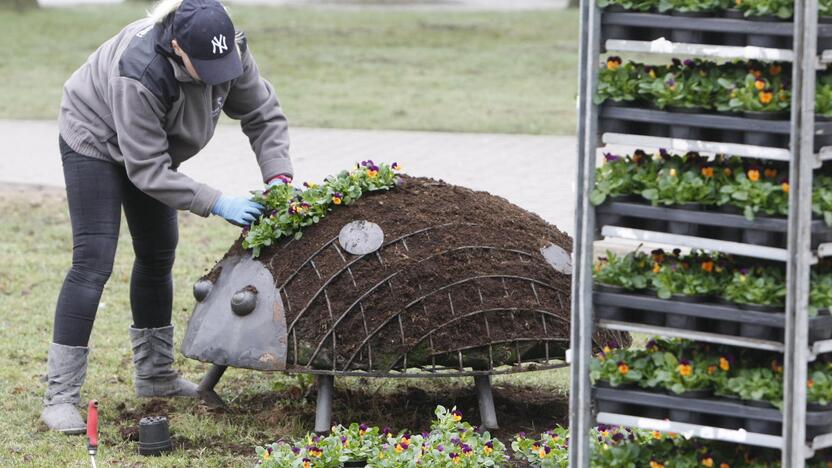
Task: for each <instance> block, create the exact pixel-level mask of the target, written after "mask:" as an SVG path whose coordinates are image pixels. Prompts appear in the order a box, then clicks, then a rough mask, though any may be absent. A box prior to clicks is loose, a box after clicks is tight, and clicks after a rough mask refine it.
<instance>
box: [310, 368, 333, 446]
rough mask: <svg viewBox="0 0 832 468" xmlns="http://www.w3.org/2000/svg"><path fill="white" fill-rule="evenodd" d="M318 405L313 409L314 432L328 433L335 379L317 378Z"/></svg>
mask: <svg viewBox="0 0 832 468" xmlns="http://www.w3.org/2000/svg"><path fill="white" fill-rule="evenodd" d="M317 380H318V403H317V407H316V408H315V432H318V433H323V432H329V430H330V428H331V424H332V388H333V387H334V385H335V377H334V376H331V375H319V376H318V379H317Z"/></svg>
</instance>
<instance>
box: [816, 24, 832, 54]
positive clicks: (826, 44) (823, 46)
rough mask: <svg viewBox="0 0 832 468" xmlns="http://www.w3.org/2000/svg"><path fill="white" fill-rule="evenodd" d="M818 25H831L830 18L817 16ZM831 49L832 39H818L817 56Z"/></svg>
mask: <svg viewBox="0 0 832 468" xmlns="http://www.w3.org/2000/svg"><path fill="white" fill-rule="evenodd" d="M818 23H820V24H832V16H818ZM827 49H832V37H819V38H818V55H820V54H821V53H823V51H824V50H827Z"/></svg>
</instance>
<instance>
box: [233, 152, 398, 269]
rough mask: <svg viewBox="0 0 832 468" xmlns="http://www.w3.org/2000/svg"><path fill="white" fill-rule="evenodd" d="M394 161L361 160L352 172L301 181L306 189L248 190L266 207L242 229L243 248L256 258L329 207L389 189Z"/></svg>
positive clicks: (395, 168) (394, 180)
mask: <svg viewBox="0 0 832 468" xmlns="http://www.w3.org/2000/svg"><path fill="white" fill-rule="evenodd" d="M399 170H401V167H400V166H399V164H398V163H395V162H394V163H393V164H392V165H388V164H384V163H381V164H380V165H376V164H375V163H374V162H373V161H372V160H370V161H362V162H361V163H360V164H356V165H355V169H353V170H352V171H342V172H341V173H339V174H338V175H337V176H335V177H329V178H327V179H324V182H323V183H322V184H320V185H318V184H309V183H304V187H305V188H306V190H296V189H295V188H294V187H292V186H291V185H289V184H281V185H276V186H273V187H270V188H268V189H266V190H264V191H263V192H252V195H254V197H253V198H252V199H253V200H254V201H256V202H257V203H260V204H261V205H263V206H265V207H266V210H265V214H263V215H262V216H260V218H259V219H258V220H257V222H255V223H254V224H253V225H252V226H250V227H248V228H246V229H245V230H244V231H243V235H244V236H245V238H244V240H243V248H245V249H251V251H252V255H253V256H254V257H257V256H258V255H260V250H261V249H262V248H264V247H268V246H270V245H272V244H273V243H274V242H276V241H277V240H279V239H282V238H284V237H294V238H295V239H300V238H301V236H302V235H303V229H304V228H306V227H308V226H311V225H313V224H317V223H319V222H320V221H321V219H323V218H324V217H325V216H326V215H327V213H329V212H330V211H331V210H332V208H333V207H335V206H340V205H344V206H346V205H350V204H352V203H353V202H355V201H356V200H358V199H359V198H361V196H362V195H364V194H365V193H368V192H376V191H379V190H389V189H391V188H393V187H394V186H395V185H396V183H397V182H398V176H397V175H396V172H397V171H399Z"/></svg>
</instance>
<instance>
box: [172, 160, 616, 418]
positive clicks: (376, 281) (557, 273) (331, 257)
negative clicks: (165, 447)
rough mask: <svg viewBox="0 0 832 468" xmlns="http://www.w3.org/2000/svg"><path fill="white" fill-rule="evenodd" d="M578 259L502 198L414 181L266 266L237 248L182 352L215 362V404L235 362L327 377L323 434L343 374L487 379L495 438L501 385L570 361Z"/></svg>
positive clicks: (484, 393) (207, 390)
mask: <svg viewBox="0 0 832 468" xmlns="http://www.w3.org/2000/svg"><path fill="white" fill-rule="evenodd" d="M552 202H553V203H557V202H558V201H557V200H552ZM571 250H572V241H571V239H570V238H569V237H568V236H567V235H565V234H563V233H562V232H560V231H559V230H558V229H557V228H556V227H554V226H552V225H550V224H547V223H546V222H545V221H543V220H542V219H541V218H540V217H538V216H536V215H534V214H531V213H529V212H526V211H524V210H522V209H520V208H518V207H516V206H514V205H512V204H510V203H508V202H507V201H506V200H504V199H502V198H499V197H495V196H492V195H490V194H487V193H484V192H475V191H471V190H468V189H465V188H461V187H455V186H452V185H448V184H445V183H443V182H437V181H433V180H429V179H421V178H410V177H403V178H402V179H401V180H400V182H399V184H398V186H397V187H395V188H394V189H392V190H390V191H386V192H375V193H370V194H366V195H365V196H364V197H362V198H361V199H359V200H357V201H356V202H355V203H353V204H351V205H349V206H341V207H336V208H335V209H333V211H332V212H330V213H329V214H328V215H327V216H326V217H325V218H323V219H322V220H321V222H320V223H318V224H316V225H313V226H311V227H309V228H307V229H305V230H304V231H303V237H302V238H300V239H298V240H294V239H284V240H281V241H279V242H277V243H276V244H275V245H273V246H271V247H269V248H267V249H265V250H263V251H262V252H261V254H260V256H259V257H258V258H252V255H251V252H249V251H246V250H244V249H242V247H241V240H238V241H237V243H235V244H234V246H233V247H232V248H231V249H230V250H229V252H228V253H227V254H226V256H225V257H224V258H223V259H222V260H221V261H220V262H219V263H217V265H216V266H215V267H214V268H213V270H212V271H211V272H210V273H208V274H207V275H206V276H205V277H203V278H201V279H200V280H199V281H198V282H197V283H196V285H195V286H194V296H195V297H196V300H197V305H196V308H195V310H194V313H193V315H192V317H191V319H190V322H189V324H188V330H187V333H186V336H185V341H184V343H183V346H182V351H183V353H184V354H185V355H186V356H188V357H190V358H193V359H197V360H200V361H204V362H210V363H212V364H214V367H213V368H212V370H211V371H210V372H209V374H208V375H207V376H206V377H205V378H204V379H203V381H202V383H201V384H200V390H201V392H202V394H203V396H204V397H205V398H207V399H211V400H214V401H215V402H220V401H221V400H219V397H218V396H217V395H216V393H214V391H213V388H214V386H215V385H216V383H217V382H218V380H219V378H220V377H221V376H222V373H223V372H224V371H225V368H226V367H227V366H232V367H245V368H250V369H255V370H263V371H290V372H308V373H314V374H318V376H319V377H318V413H317V417H316V424H315V430H316V431H325V430H328V429H329V425H330V422H331V392H332V385H333V378H334V376H335V375H359V376H377V377H403V376H408V377H433V376H449V375H450V376H474V378H475V381H476V384H477V389H478V392H479V396H480V411H481V416H482V419H483V425H484V426H485V427H488V428H496V427H497V420H496V416H495V414H494V408H493V401H492V397H491V387H490V375H492V374H497V373H509V372H519V371H530V370H541V369H547V368H553V367H559V366H563V365H564V363H563V358H564V354H565V350H566V349H567V348H568V340H569V310H570V281H571V261H570V252H571ZM596 338H597V340H596V341H598V342H601V341H602V340H605V339H608V338H611V337H600V336H599V337H596Z"/></svg>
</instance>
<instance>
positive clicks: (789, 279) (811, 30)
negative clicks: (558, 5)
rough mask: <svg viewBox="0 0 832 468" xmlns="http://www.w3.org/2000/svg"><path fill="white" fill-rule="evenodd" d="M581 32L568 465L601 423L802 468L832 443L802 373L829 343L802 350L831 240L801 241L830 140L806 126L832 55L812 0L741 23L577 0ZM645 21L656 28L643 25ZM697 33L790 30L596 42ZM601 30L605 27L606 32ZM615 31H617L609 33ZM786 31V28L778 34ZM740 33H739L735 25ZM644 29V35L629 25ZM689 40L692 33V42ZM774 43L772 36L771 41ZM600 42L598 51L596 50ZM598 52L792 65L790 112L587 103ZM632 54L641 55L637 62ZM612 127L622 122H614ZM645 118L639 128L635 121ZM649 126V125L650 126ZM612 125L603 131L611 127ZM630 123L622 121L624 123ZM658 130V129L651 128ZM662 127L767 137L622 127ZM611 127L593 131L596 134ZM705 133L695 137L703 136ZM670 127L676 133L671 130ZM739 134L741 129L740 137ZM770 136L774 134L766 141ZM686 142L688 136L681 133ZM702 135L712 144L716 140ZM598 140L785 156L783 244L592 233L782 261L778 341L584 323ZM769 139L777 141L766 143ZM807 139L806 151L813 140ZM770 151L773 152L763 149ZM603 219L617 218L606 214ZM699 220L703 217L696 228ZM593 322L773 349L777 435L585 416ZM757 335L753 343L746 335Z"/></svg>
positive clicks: (816, 125)
mask: <svg viewBox="0 0 832 468" xmlns="http://www.w3.org/2000/svg"><path fill="white" fill-rule="evenodd" d="M580 10H581V37H580V57H579V76H578V86H579V94H580V99H579V100H578V115H579V125H578V154H579V157H578V159H577V169H578V171H577V172H578V175H577V178H576V189H577V195H578V196H577V199H578V204H577V207H576V210H575V245H574V256H575V261H574V268H573V287H572V303H571V306H572V315H571V327H572V330H571V337H570V338H571V341H570V347H571V350H572V352H571V356H570V357H571V377H572V379H571V392H570V396H569V398H570V430H571V431H572V440H573V441H574V443H570V446H569V464H570V467H572V468H588V467H589V466H590V461H591V447H590V441H589V438H588V437H587V436H588V434H589V433H590V429H591V427H592V424H594V422H595V421H597V422H601V423H607V424H617V425H625V426H634V427H641V428H645V429H652V430H659V431H672V432H678V433H682V434H685V435H690V436H696V437H700V438H703V439H712V440H723V441H727V442H736V443H745V444H752V445H758V446H764V447H772V448H778V449H780V450H781V464H782V465H783V466H789V467H793V468H800V467H803V466H805V464H806V458H807V457H808V456H810V455H811V454H812V451H813V449H819V448H824V447H832V434H830V435H823V436H818V437H815V438H814V439H813V440H812V443H811V444H807V442H806V441H807V437H806V429H807V427H808V426H807V411H806V379H807V368H808V366H807V363H808V362H809V361H810V360H811V359H812V358H813V354H812V353H813V352H814V353H818V352H826V351H828V350H832V340H826V341H820V342H816V343H815V344H814V345H813V346H811V347H810V345H809V343H810V342H809V337H808V330H809V325H808V324H809V318H808V302H809V273H810V267H811V265H812V264H813V263H815V262H816V261H817V255H820V256H832V243H825V244H824V243H822V244H820V245H819V246H818V247H817V249H818V254H817V255H816V254H814V253H813V252H812V250H811V247H807V246H809V245H810V244H811V241H812V229H811V227H812V213H811V196H812V191H811V186H812V178H813V170H814V168H816V167H817V166H818V164H819V162H820V161H826V160H832V146H830V147H824V148H820V146H823V144H824V142H823V141H818V140H817V137H826V136H828V135H832V122H824V121H822V120H821V121H816V119H815V115H814V114H813V109H814V101H815V86H816V74H815V69H817V68H818V67H820V66H821V65H822V64H821V62H823V63H832V51H830V50H825V51H823V53H822V54H818V50H817V38H818V35H819V32H820V35H821V36H823V37H828V36H829V35H827V31H829V29H830V27H829V26H828V25H822V26H821V27H819V26H818V23H817V14H818V0H806V1H805V2H796V3H795V14H794V19H793V21H791V22H787V24H786V25H779V24H776V25H772V27H771V28H766V27H765V23H766V22H761V23H760V25H759V26H758V25H754V24H751V23H752V22H751V21H748V20H731V19H711V18H708V19H704V20H703V21H697V20H696V19H692V18H679V19H677V18H669V19H668V21H667V22H664V21H662V19H661V18H655V17H654V16H656V15H653V16H651V14H645V15H642V14H629V13H628V14H617V15H616V14H609V15H607V13H611V12H602V10H600V9H599V8H598V6H597V3H596V0H582V2H581V8H580ZM654 25H655V26H654ZM673 25H676V27H677V29H683V30H702V31H711V32H715V33H717V34H719V33H727V34H732V33H735V31H736V33H738V34H755V33H757V32H758V30H757V29H755V28H757V27H759V28H763V30H759V33H760V34H759V35H769V36H781V37H786V36H791V37H790V38H789V40H785V41H782V43H783V44H786V43H791V44H792V46H791V48H790V49H786V48H779V46H777V47H775V48H766V47H755V46H727V45H719V44H693V43H682V42H678V43H674V42H671V41H669V40H667V39H665V38H659V39H656V40H625V39H608V40H603V39H602V38H604V37H625V36H624V35H618V34H621V33H622V31H623V33H628V31H627V29H628V28H630V29H632V28H635V29H638V28H640V27H643V28H646V29H650V30H651V31H649V34H643V35H640V36H639V35H636V34H633V35H632V36H630V37H636V38H639V39H648V38H650V39H652V38H654V37H656V35H658V34H660V33H661V31H659V32H655V31H652V29H653V28H655V29H668V28H670V29H673V28H674V26H673ZM607 26H611V28H610V29H607ZM615 28H618V29H615ZM787 29H790V30H787ZM746 30H750V32H743V31H746ZM637 32H639V33H641V32H647V31H637ZM702 37H704V38H705V40H707V41H710V42H718V41H719V39H718V37H719V36H712V37H713V38H711V39H709V38H708V37H709V36H708V35H704V36H702ZM692 40H693V39H692ZM775 43H776V41H775ZM604 45H605V47H602V46H604ZM604 49H606V50H605V51H606V52H607V53H615V52H621V53H627V52H631V53H636V54H655V55H677V56H698V57H709V58H713V59H728V60H730V59H742V60H763V61H777V62H791V63H792V64H793V66H792V67H791V68H792V75H793V76H792V80H791V83H792V95H791V96H792V97H791V103H790V109H791V119H781V120H779V121H767V120H764V119H759V118H748V117H743V116H733V115H721V114H704V113H703V114H683V113H672V112H662V111H658V110H654V109H646V108H641V109H639V108H635V107H632V108H628V107H626V106H598V105H596V104H595V103H594V102H593V97H594V96H595V95H596V91H597V87H598V83H597V78H598V73H599V71H600V69H601V68H600V66H599V57H600V56H601V53H602V50H604ZM642 60H643V59H642ZM619 122H621V123H623V125H619ZM644 124H648V125H644ZM649 124H656V125H657V127H652V126H651V125H649ZM614 125H615V126H616V127H617V128H616V127H613V126H614ZM631 125H632V126H631ZM659 125H660V126H662V127H658V126H659ZM664 126H679V127H682V128H684V127H689V128H692V129H696V128H701V129H714V130H717V131H743V132H753V133H757V134H761V133H766V134H770V135H771V136H772V138H771V140H772V141H771V142H769V143H767V144H768V145H769V146H768V147H762V148H758V147H753V146H750V145H735V144H723V143H719V142H716V141H698V140H675V139H670V138H659V137H656V136H653V135H650V136H638V137H637V136H634V135H627V134H629V133H633V132H644V133H648V134H650V133H653V134H654V135H655V133H656V132H658V131H662V130H663V128H664ZM605 129H607V130H609V131H610V132H618V134H614V133H609V134H606V135H601V133H603V130H605ZM708 132H709V130H708V131H706V132H704V133H699V134H700V135H708ZM680 133H681V132H680ZM744 136H745V135H744ZM775 137H776V138H775ZM691 138H697V136H694V135H692V136H691ZM707 138H710V139H717V138H718V137H716V136H709V137H707ZM599 139H603V141H604V143H605V144H608V145H615V144H619V145H630V144H632V145H633V146H641V147H658V148H672V149H674V150H680V151H686V150H687V151H691V150H693V151H701V152H706V153H707V152H713V153H723V152H724V153H729V154H737V155H740V156H745V157H756V158H764V159H769V160H774V161H783V162H787V163H788V165H789V174H790V183H791V186H792V190H790V192H789V207H790V212H789V216H788V217H787V218H786V223H787V227H786V229H785V230H780V232H786V233H788V236H789V238H788V240H787V243H786V245H787V248H774V247H761V246H756V245H749V244H742V243H739V242H730V241H722V240H715V239H702V238H698V237H693V236H684V235H675V234H668V233H664V232H654V231H647V230H641V229H629V228H624V227H621V226H616V225H608V226H605V227H603V229H601V233H602V234H603V235H604V236H607V237H611V238H615V239H622V240H625V241H631V242H634V243H636V244H637V243H655V244H660V245H664V246H670V247H686V248H694V249H702V250H711V251H719V252H724V253H728V254H733V255H737V256H745V257H752V258H758V259H763V260H773V261H780V262H784V263H785V266H786V269H787V275H786V287H787V297H786V307H785V314H784V319H785V330H784V332H785V336H786V340H785V343H783V344H780V343H776V342H765V341H764V340H752V339H748V340H745V339H744V338H743V337H727V336H724V335H723V336H720V335H718V334H713V333H707V332H691V331H689V330H677V329H668V328H664V327H657V326H651V325H633V324H629V323H623V322H617V321H602V322H600V323H596V322H594V321H593V317H594V313H593V306H594V304H593V278H592V270H593V261H594V258H595V256H594V251H593V246H594V243H595V240H596V235H597V233H598V230H597V229H596V224H595V216H594V215H595V207H594V206H592V204H591V203H590V202H589V198H590V197H589V195H590V193H591V191H592V189H593V181H594V175H595V166H596V162H597V160H598V158H597V150H598V147H597V145H598V144H599ZM775 142H776V143H775ZM816 142H817V143H818V145H817V146H815V143H816ZM774 146H777V147H774ZM609 223H611V224H616V222H615V221H612V220H610V221H609ZM705 224H708V223H705ZM596 325H597V326H601V327H606V328H613V329H618V330H623V331H632V332H645V333H654V334H663V335H665V336H683V337H685V338H689V339H694V340H700V341H710V342H714V343H726V344H739V342H743V343H742V344H743V345H750V346H749V347H760V348H761V349H770V350H772V351H780V352H782V353H783V362H784V369H785V371H784V379H783V385H784V400H783V411H782V413H783V414H782V419H778V420H782V421H786V422H787V424H783V430H782V434H778V435H769V434H757V433H748V432H746V431H743V430H727V429H720V428H716V427H711V426H704V425H696V424H686V423H678V422H674V421H662V420H657V419H648V418H640V417H634V416H626V415H620V414H613V413H605V412H601V413H599V414H598V415H597V417H596V418H593V414H592V402H593V392H592V386H591V383H590V382H589V364H590V360H591V358H592V347H593V343H592V337H593V335H594V333H595V329H596ZM755 341H756V342H755Z"/></svg>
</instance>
